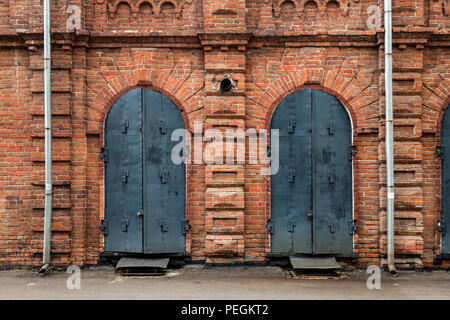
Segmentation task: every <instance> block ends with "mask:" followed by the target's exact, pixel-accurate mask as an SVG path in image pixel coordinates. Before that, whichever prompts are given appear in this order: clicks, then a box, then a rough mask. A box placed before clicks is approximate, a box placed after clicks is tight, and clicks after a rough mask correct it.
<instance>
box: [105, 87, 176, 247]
mask: <svg viewBox="0 0 450 320" xmlns="http://www.w3.org/2000/svg"><path fill="white" fill-rule="evenodd" d="M184 126H185V125H184V120H183V118H182V116H181V112H180V111H179V110H178V108H177V107H176V105H175V104H174V103H173V102H172V101H171V100H170V99H169V98H168V97H166V96H165V95H163V94H162V93H160V92H156V91H152V90H147V89H141V88H138V89H134V90H131V91H129V92H127V93H125V94H124V95H123V96H121V97H120V98H119V99H118V100H117V101H116V103H115V104H114V105H113V106H112V107H111V110H110V111H109V113H108V117H107V119H106V123H105V153H104V159H105V221H104V225H103V231H104V234H105V251H118V252H135V253H184V252H185V166H184V164H180V165H175V164H173V163H172V161H171V151H172V148H173V146H174V145H175V144H176V143H178V142H177V141H175V142H172V141H171V139H170V138H171V133H172V131H173V130H175V129H178V128H184Z"/></svg>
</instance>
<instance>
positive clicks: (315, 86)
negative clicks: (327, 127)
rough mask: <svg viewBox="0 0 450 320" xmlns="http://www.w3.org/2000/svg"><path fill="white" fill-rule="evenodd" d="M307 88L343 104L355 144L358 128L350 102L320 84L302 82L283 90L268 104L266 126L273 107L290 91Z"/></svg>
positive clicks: (273, 110) (272, 112)
mask: <svg viewBox="0 0 450 320" xmlns="http://www.w3.org/2000/svg"><path fill="white" fill-rule="evenodd" d="M308 88H310V89H317V90H322V91H325V92H327V93H329V94H331V95H333V96H335V97H336V98H337V99H338V100H339V101H340V102H341V103H342V104H343V105H344V107H345V109H346V110H347V111H348V114H349V116H350V119H351V122H352V130H353V143H354V144H355V143H356V138H357V136H356V134H357V128H358V125H357V120H356V113H355V110H354V109H353V107H352V106H351V104H350V102H349V101H347V99H345V98H344V97H343V96H342V95H341V94H339V93H338V92H336V91H335V90H333V89H330V88H327V87H325V86H324V85H321V84H302V85H300V86H298V87H295V88H293V89H290V90H288V91H286V92H284V94H283V95H281V96H279V97H278V98H277V99H276V100H275V101H274V102H273V103H272V105H271V106H270V108H269V110H268V112H267V115H266V128H267V129H270V122H271V120H272V116H273V114H274V113H275V109H276V108H277V107H278V105H279V104H280V102H281V101H282V100H283V99H284V98H286V97H287V96H288V95H290V94H291V93H294V92H296V91H299V90H303V89H308Z"/></svg>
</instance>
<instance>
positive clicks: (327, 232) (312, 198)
mask: <svg viewBox="0 0 450 320" xmlns="http://www.w3.org/2000/svg"><path fill="white" fill-rule="evenodd" d="M271 129H278V130H279V134H280V140H279V143H280V146H279V152H280V154H279V159H280V169H279V171H278V173H277V174H276V175H274V176H272V177H271V228H270V229H271V231H272V232H271V249H272V252H273V253H280V254H293V253H313V254H333V253H351V252H352V250H353V221H352V208H353V205H352V162H351V156H350V147H351V124H350V119H349V116H348V114H347V112H346V110H345V108H344V106H343V105H342V104H341V103H340V102H339V100H337V99H336V98H335V97H334V96H332V95H330V94H328V93H326V92H324V91H321V90H315V89H305V90H301V91H297V92H295V93H292V94H290V95H289V96H287V97H286V98H285V99H284V100H283V101H282V102H281V103H280V105H279V106H278V108H277V109H276V111H275V113H274V115H273V117H272V122H271Z"/></svg>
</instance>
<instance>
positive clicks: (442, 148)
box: [436, 145, 445, 159]
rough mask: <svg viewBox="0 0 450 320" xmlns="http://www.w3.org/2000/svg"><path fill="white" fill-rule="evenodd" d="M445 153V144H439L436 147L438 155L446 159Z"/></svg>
mask: <svg viewBox="0 0 450 320" xmlns="http://www.w3.org/2000/svg"><path fill="white" fill-rule="evenodd" d="M444 154H445V145H441V146H438V147H437V148H436V155H437V156H438V157H439V158H441V159H444Z"/></svg>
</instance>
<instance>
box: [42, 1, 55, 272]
mask: <svg viewBox="0 0 450 320" xmlns="http://www.w3.org/2000/svg"><path fill="white" fill-rule="evenodd" d="M50 3H51V0H44V100H45V146H44V147H45V210H44V248H43V258H42V260H43V261H42V268H41V269H40V270H39V273H45V272H46V271H48V269H49V267H50V246H51V232H52V197H53V185H52V96H51V94H52V91H51V90H52V89H51V31H50Z"/></svg>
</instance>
